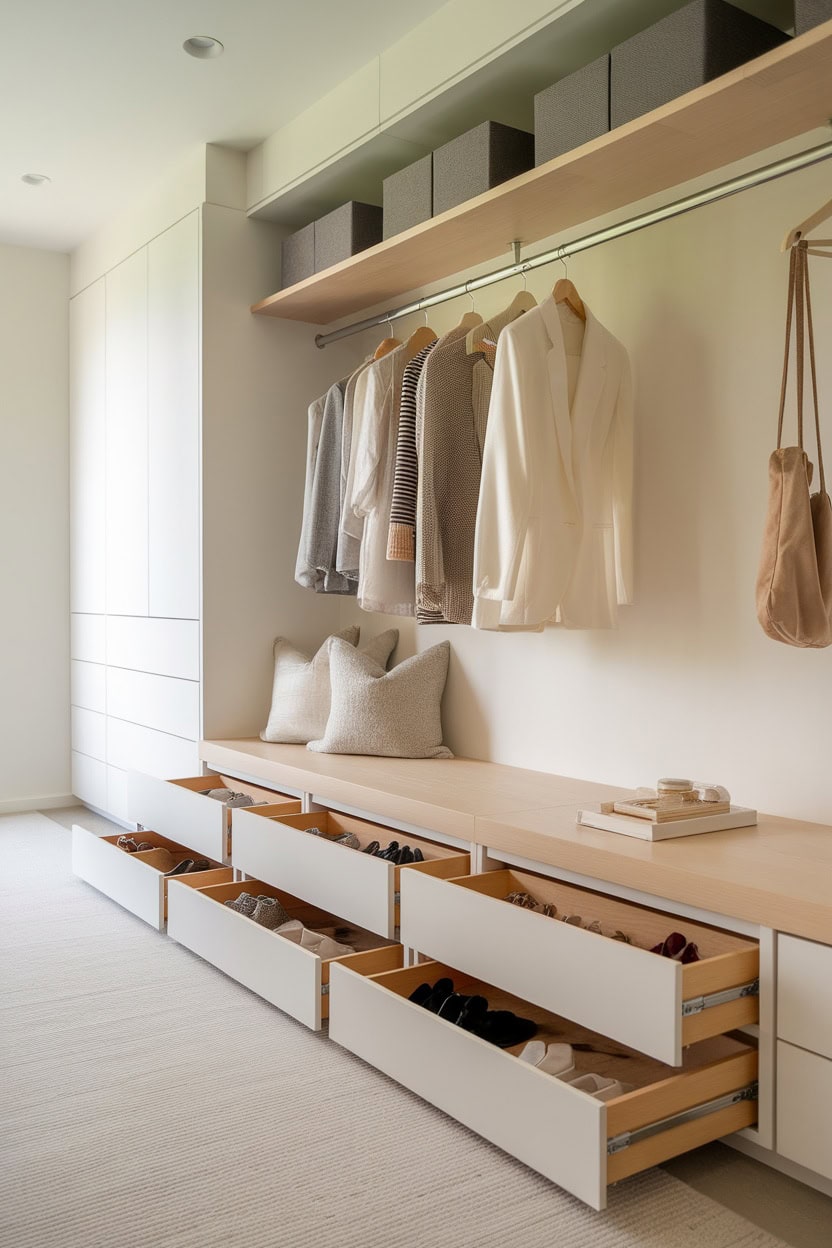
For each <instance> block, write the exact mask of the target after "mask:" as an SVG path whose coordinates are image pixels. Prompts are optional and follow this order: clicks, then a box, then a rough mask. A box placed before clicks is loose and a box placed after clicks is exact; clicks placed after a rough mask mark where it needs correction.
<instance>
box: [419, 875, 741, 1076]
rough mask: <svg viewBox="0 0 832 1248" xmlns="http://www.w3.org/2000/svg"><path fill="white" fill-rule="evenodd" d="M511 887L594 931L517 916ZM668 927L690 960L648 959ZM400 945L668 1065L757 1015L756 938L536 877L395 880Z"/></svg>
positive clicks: (523, 912)
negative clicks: (696, 956) (691, 954)
mask: <svg viewBox="0 0 832 1248" xmlns="http://www.w3.org/2000/svg"><path fill="white" fill-rule="evenodd" d="M513 892H525V893H530V894H531V896H532V897H533V898H534V899H535V900H536V901H538V902H539V903H541V904H545V903H550V904H553V905H555V906H556V907H557V914H558V915H572V916H580V917H581V918H582V919H583V921H584V923H585V924H588V923H590V922H591V921H594V920H597V921H598V922H600V924H601V927H602V932H603V933H604V934H597V933H595V932H591V931H587V930H586V929H585V928H584V927H577V926H573V925H572V924H571V923H564V922H561V921H560V920H559V919H558V918H549V917H547V916H546V915H544V914H541V913H538V912H535V911H533V910H527V909H524V908H523V907H522V906H519V905H516V904H514V903H512V902H509V901H507V900H506V898H507V897H508V895H509V894H510V893H513ZM616 931H620V932H622V933H624V934H626V935H627V936H629V937H630V939H631V941H632V944H626V943H625V942H624V941H621V940H615V939H613V938H612V933H614V932H616ZM672 931H680V932H682V933H683V934H684V935H685V936H686V937H687V938H688V940H689V941H693V942H695V943H696V944H697V946H698V948H699V951H700V955H701V958H702V960H701V961H700V962H694V963H690V964H688V965H684V966H683V965H681V964H680V963H679V962H676V961H674V960H673V959H671V958H665V957H660V956H659V955H658V954H655V953H650V948H651V947H652V946H653V945H656V944H659V943H660V942H661V941H663V940H664V939H665V937H666V936H668V935H669V934H670V933H671V932H672ZM401 939H402V943H403V944H405V945H409V946H410V947H412V948H414V949H418V950H419V951H420V952H421V953H423V954H427V955H428V956H429V957H432V958H441V959H442V960H443V961H445V962H450V963H453V965H454V966H461V967H463V968H464V969H465V970H466V971H468V972H469V973H470V974H472V975H480V976H483V977H485V976H487V977H488V978H489V979H490V980H491V981H492V982H494V983H495V984H497V985H498V986H499V987H500V988H504V989H505V990H506V991H507V992H516V993H517V994H518V996H521V997H523V998H525V999H526V1000H529V1001H534V1002H535V1004H537V1005H540V1006H542V1007H543V1008H544V1009H553V1010H557V1012H558V1013H559V1014H563V1015H564V1016H565V1017H567V1018H571V1019H573V1020H574V1021H575V1022H578V1023H583V1024H584V1025H585V1026H587V1027H592V1028H594V1029H595V1030H596V1031H600V1032H603V1033H604V1034H605V1035H608V1036H614V1037H615V1039H616V1040H620V1041H621V1042H622V1043H623V1044H628V1045H630V1046H631V1047H632V1048H634V1049H638V1050H639V1051H640V1052H641V1053H647V1054H649V1055H650V1056H651V1057H655V1058H657V1059H658V1060H659V1061H662V1062H667V1063H668V1064H669V1065H672V1066H679V1065H681V1063H682V1054H683V1050H684V1048H685V1046H686V1045H689V1044H692V1043H694V1042H695V1041H697V1040H703V1039H704V1038H705V1037H707V1036H716V1035H720V1034H721V1033H722V1032H725V1031H728V1030H730V1029H731V1028H732V1027H741V1026H744V1025H745V1024H747V1023H754V1022H756V1021H757V1020H758V1018H759V998H758V996H757V995H756V994H757V991H758V985H757V976H758V974H759V946H758V944H757V943H756V941H753V940H749V939H748V938H746V937H740V936H735V935H734V934H733V933H730V932H724V931H722V930H720V929H719V928H714V927H708V926H705V925H704V924H701V923H693V922H691V921H689V920H688V919H681V918H679V917H678V916H674V915H669V914H662V913H661V912H660V911H657V910H650V909H647V908H646V907H643V906H639V905H635V904H634V903H632V902H627V901H618V900H616V899H615V898H612V897H607V896H605V895H604V894H602V893H595V892H592V891H590V890H589V889H584V888H576V887H574V886H572V885H569V884H561V883H558V882H557V881H555V880H551V879H548V878H547V877H545V876H538V875H532V874H529V873H526V872H522V871H489V872H486V873H485V874H484V875H472V876H469V877H468V878H467V879H457V880H454V881H452V882H445V881H442V880H434V879H431V878H428V877H424V876H420V877H419V878H418V879H415V878H414V879H411V877H410V876H409V875H405V878H404V879H403V880H402V922H401ZM741 994H744V995H741Z"/></svg>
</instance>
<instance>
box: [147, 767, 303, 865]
mask: <svg viewBox="0 0 832 1248" xmlns="http://www.w3.org/2000/svg"><path fill="white" fill-rule="evenodd" d="M209 789H233V790H234V791H235V792H237V793H249V794H250V795H251V796H252V797H253V799H254V801H255V802H268V803H270V804H271V805H272V806H279V807H280V808H281V809H282V810H284V811H285V812H286V814H293V813H294V812H296V811H300V809H301V804H300V802H299V801H298V800H297V799H296V798H292V797H285V796H284V795H283V794H281V793H275V792H274V791H273V790H272V789H264V788H263V787H262V786H261V785H257V784H249V783H248V781H244V780H233V779H229V778H228V777H227V776H221V775H207V776H186V777H185V778H184V779H182V780H160V779H158V778H157V777H156V776H148V775H145V774H144V772H141V771H131V772H128V775H127V817H128V819H130V820H133V821H135V822H136V823H138V824H141V826H142V827H143V828H153V829H154V830H155V831H157V832H161V833H162V835H163V836H170V837H174V838H175V839H176V840H178V841H180V842H181V843H182V844H183V845H187V846H188V847H189V848H190V849H193V850H195V851H196V852H197V853H199V854H203V855H204V856H205V857H206V858H216V859H217V860H218V861H219V862H228V861H230V856H231V811H230V810H229V809H228V807H227V806H224V805H223V803H222V802H218V801H216V800H215V799H214V798H213V797H207V796H206V794H207V793H208V790H209Z"/></svg>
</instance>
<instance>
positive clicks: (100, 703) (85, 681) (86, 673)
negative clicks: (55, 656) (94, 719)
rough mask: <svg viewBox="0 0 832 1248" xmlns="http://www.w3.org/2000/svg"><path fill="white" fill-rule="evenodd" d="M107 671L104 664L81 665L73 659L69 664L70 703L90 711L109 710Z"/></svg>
mask: <svg viewBox="0 0 832 1248" xmlns="http://www.w3.org/2000/svg"><path fill="white" fill-rule="evenodd" d="M106 676H107V669H106V667H105V666H104V664H103V663H81V662H79V661H78V659H72V660H71V661H70V664H69V681H70V701H71V703H72V705H73V706H81V707H84V708H85V709H86V710H88V711H101V712H102V713H103V712H104V711H106V709H107V684H106Z"/></svg>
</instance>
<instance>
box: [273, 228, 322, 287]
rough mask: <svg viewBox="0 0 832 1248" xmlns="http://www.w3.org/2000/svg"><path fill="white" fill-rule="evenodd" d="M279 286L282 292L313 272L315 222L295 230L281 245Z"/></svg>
mask: <svg viewBox="0 0 832 1248" xmlns="http://www.w3.org/2000/svg"><path fill="white" fill-rule="evenodd" d="M280 251H281V265H280V285H281V288H282V289H283V290H285V289H286V287H287V286H294V285H295V283H296V282H302V281H303V279H304V278H305V277H311V276H312V274H313V273H314V272H315V222H314V221H312V222H311V223H310V224H309V225H305V226H304V227H303V229H302V230H295V232H294V234H290V235H289V237H288V238H284V240H283V243H282V244H281V248H280Z"/></svg>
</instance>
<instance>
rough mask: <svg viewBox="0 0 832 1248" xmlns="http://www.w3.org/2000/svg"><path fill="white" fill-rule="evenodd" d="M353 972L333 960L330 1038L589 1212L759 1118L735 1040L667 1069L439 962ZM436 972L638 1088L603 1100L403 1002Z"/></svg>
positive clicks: (584, 1065)
mask: <svg viewBox="0 0 832 1248" xmlns="http://www.w3.org/2000/svg"><path fill="white" fill-rule="evenodd" d="M359 970H360V968H358V967H356V968H354V969H350V968H349V967H348V965H347V964H346V962H343V963H341V964H338V963H336V964H335V965H334V966H333V967H332V974H331V997H330V1021H329V1034H330V1038H331V1039H333V1040H335V1041H336V1042H337V1043H338V1044H341V1045H343V1046H344V1048H346V1049H349V1050H350V1051H351V1052H352V1053H355V1054H357V1055H358V1056H359V1057H361V1058H363V1059H364V1060H365V1061H367V1062H369V1063H370V1064H371V1065H373V1066H376V1067H377V1068H378V1069H379V1070H381V1071H383V1072H384V1074H386V1075H389V1076H390V1077H391V1078H393V1079H395V1080H397V1081H398V1082H399V1083H401V1084H403V1085H404V1086H405V1087H406V1088H409V1089H410V1090H411V1091H412V1092H415V1093H417V1094H418V1095H419V1096H421V1097H423V1098H424V1099H425V1100H426V1101H429V1102H430V1103H431V1104H432V1105H435V1106H436V1107H437V1108H438V1109H441V1110H444V1111H445V1113H447V1114H450V1115H451V1117H453V1118H455V1119H457V1121H459V1122H462V1123H464V1124H465V1126H467V1127H470V1128H471V1130H473V1131H476V1132H477V1133H478V1134H479V1135H482V1136H484V1137H485V1139H487V1140H490V1141H491V1142H492V1143H493V1144H496V1145H498V1147H500V1148H502V1149H505V1151H506V1152H507V1153H510V1154H511V1155H512V1156H513V1157H517V1158H518V1159H519V1160H520V1161H522V1162H524V1163H525V1164H526V1165H527V1166H531V1168H532V1169H533V1170H536V1171H538V1172H539V1173H540V1174H542V1175H545V1176H546V1178H548V1179H551V1180H552V1181H553V1182H555V1183H557V1184H558V1185H559V1186H560V1187H563V1188H565V1189H566V1190H567V1191H569V1192H572V1193H573V1194H574V1195H575V1196H578V1197H579V1198H580V1199H581V1200H583V1201H585V1202H586V1203H587V1204H588V1205H591V1206H592V1207H593V1208H594V1209H603V1208H604V1206H605V1204H606V1190H607V1186H608V1185H609V1184H610V1183H615V1182H617V1181H618V1180H619V1179H624V1178H627V1177H628V1176H629V1175H632V1174H636V1173H638V1172H639V1171H641V1170H646V1169H648V1168H649V1167H650V1166H654V1165H657V1164H658V1163H659V1162H661V1161H666V1160H667V1159H668V1158H670V1157H675V1156H678V1154H680V1153H684V1152H688V1151H689V1150H690V1149H692V1148H698V1147H699V1146H700V1145H701V1144H705V1143H707V1142H708V1141H710V1140H715V1139H719V1138H720V1137H721V1136H724V1135H727V1134H729V1133H730V1132H733V1131H737V1130H739V1129H740V1128H742V1127H747V1126H750V1125H751V1124H752V1123H754V1122H755V1121H756V1118H757V1106H756V1103H755V1100H754V1099H753V1098H754V1096H755V1094H756V1078H757V1054H756V1051H755V1049H754V1048H753V1047H752V1046H751V1045H750V1044H747V1043H745V1042H743V1041H741V1040H739V1039H735V1038H733V1037H729V1036H719V1037H717V1038H715V1039H712V1040H705V1041H702V1042H701V1043H700V1044H697V1045H694V1046H692V1048H691V1049H689V1050H688V1052H687V1053H686V1054H685V1064H684V1069H683V1070H682V1071H681V1072H680V1071H674V1070H671V1069H669V1068H668V1067H667V1066H664V1065H662V1064H661V1063H659V1062H655V1061H653V1060H652V1059H651V1058H645V1057H642V1056H640V1055H639V1054H637V1053H634V1052H633V1051H632V1050H626V1049H622V1048H621V1047H620V1046H617V1045H614V1044H613V1045H611V1044H610V1042H609V1041H606V1040H605V1038H604V1037H602V1036H598V1035H595V1034H594V1033H592V1032H589V1031H586V1030H584V1029H583V1028H579V1027H575V1026H573V1025H571V1024H570V1023H568V1022H566V1020H565V1019H563V1018H560V1017H557V1016H556V1015H554V1014H547V1013H544V1012H543V1011H541V1010H539V1009H537V1008H535V1007H534V1006H529V1005H528V1004H527V1003H525V1002H523V1001H521V1000H518V999H516V998H514V997H510V996H507V995H506V994H502V993H500V992H499V991H498V990H495V989H494V988H492V987H491V986H489V985H488V984H484V983H483V982H482V981H479V980H474V979H470V978H469V977H467V976H465V975H462V974H460V973H459V972H458V971H455V970H452V969H450V968H448V967H446V966H443V965H441V964H439V963H433V962H427V963H422V964H421V965H418V966H414V967H409V968H407V969H404V970H395V971H388V972H385V973H381V974H372V975H369V976H368V975H362V974H360V973H359ZM444 975H448V976H450V978H451V979H452V980H453V982H454V987H455V989H456V990H457V991H459V992H463V993H466V994H469V993H479V994H481V995H483V996H485V997H486V998H487V1000H488V1003H489V1006H490V1007H491V1008H495V1009H510V1010H513V1011H514V1012H515V1013H516V1014H519V1015H521V1016H522V1017H526V1018H533V1019H534V1020H535V1021H536V1022H537V1023H538V1028H539V1030H538V1035H537V1037H536V1038H537V1039H542V1040H546V1041H548V1040H550V1039H556V1040H557V1041H559V1042H563V1041H565V1042H567V1043H568V1042H572V1043H587V1044H591V1045H593V1046H594V1047H595V1048H596V1049H601V1050H604V1052H601V1053H599V1052H597V1051H594V1052H587V1053H583V1052H576V1053H575V1065H576V1067H577V1068H578V1070H579V1071H581V1070H582V1071H584V1072H588V1071H594V1072H595V1073H596V1074H601V1075H606V1076H610V1077H614V1078H616V1079H621V1080H623V1081H626V1082H627V1083H629V1084H631V1085H634V1089H635V1090H634V1091H632V1092H628V1093H626V1094H624V1095H621V1096H619V1097H617V1098H616V1099H614V1100H610V1101H607V1102H606V1103H604V1102H602V1101H599V1100H597V1099H596V1098H595V1097H593V1096H591V1095H589V1094H588V1093H586V1092H581V1091H578V1090H577V1089H576V1088H573V1087H571V1086H570V1085H569V1084H567V1083H564V1082H562V1081H561V1080H559V1079H557V1078H555V1077H553V1076H552V1075H549V1074H546V1073H544V1072H543V1071H540V1070H537V1069H535V1068H534V1067H533V1066H530V1065H528V1064H527V1063H525V1062H521V1061H518V1059H517V1056H516V1054H518V1053H519V1052H520V1050H521V1049H522V1047H523V1046H522V1045H518V1046H517V1047H516V1048H515V1049H499V1048H496V1047H495V1046H494V1045H492V1044H489V1043H487V1042H486V1041H485V1040H481V1039H480V1038H479V1037H478V1036H475V1035H473V1034H472V1033H471V1032H468V1031H465V1030H463V1029H462V1028H461V1027H457V1026H455V1025H454V1024H453V1023H450V1022H447V1021H446V1020H445V1019H441V1018H439V1017H437V1015H435V1014H432V1013H431V1012H430V1011H428V1010H426V1009H425V1008H424V1007H422V1006H420V1005H415V1004H414V1003H413V1002H412V1001H409V1000H408V996H409V995H410V993H411V992H413V990H414V989H415V988H416V987H417V986H418V985H419V984H420V983H422V982H424V981H427V982H429V983H431V984H433V983H435V982H436V980H437V979H439V978H440V977H442V976H444Z"/></svg>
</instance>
